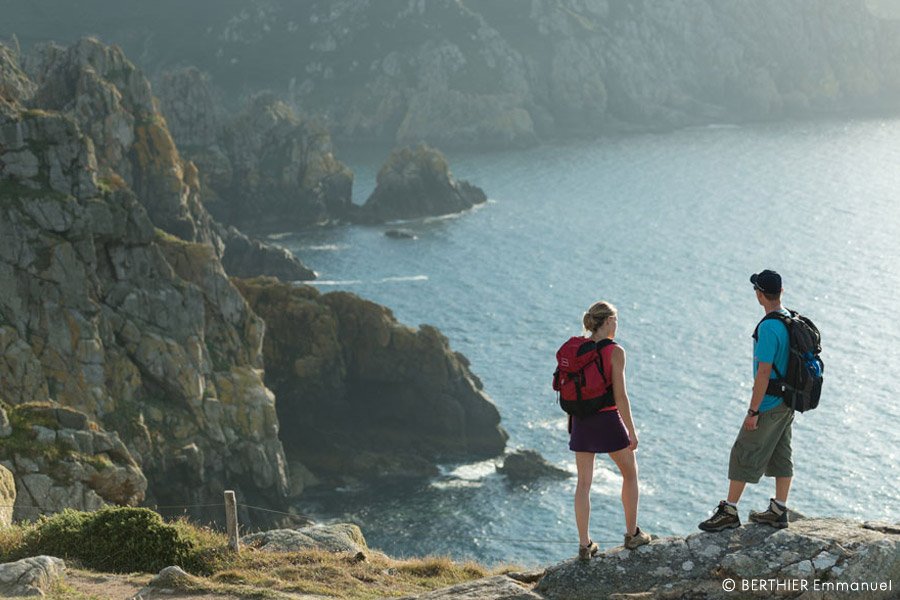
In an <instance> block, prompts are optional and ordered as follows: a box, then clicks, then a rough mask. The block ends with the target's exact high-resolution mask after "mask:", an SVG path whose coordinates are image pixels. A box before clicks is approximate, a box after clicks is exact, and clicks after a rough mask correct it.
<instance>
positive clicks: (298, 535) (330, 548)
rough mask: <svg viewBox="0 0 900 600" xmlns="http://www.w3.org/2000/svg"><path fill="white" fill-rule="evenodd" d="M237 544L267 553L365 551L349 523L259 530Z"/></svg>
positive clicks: (361, 535)
mask: <svg viewBox="0 0 900 600" xmlns="http://www.w3.org/2000/svg"><path fill="white" fill-rule="evenodd" d="M241 543H242V544H246V545H248V546H253V547H255V548H257V549H259V550H266V551H268V552H297V551H299V550H325V551H326V552H351V553H353V554H358V553H360V552H365V551H366V550H368V546H367V545H366V540H365V538H364V537H363V534H362V531H360V529H359V527H357V526H356V525H353V524H350V523H338V524H335V525H311V526H309V527H303V528H300V529H273V530H271V531H261V532H259V533H251V534H249V535H245V536H244V537H242V538H241Z"/></svg>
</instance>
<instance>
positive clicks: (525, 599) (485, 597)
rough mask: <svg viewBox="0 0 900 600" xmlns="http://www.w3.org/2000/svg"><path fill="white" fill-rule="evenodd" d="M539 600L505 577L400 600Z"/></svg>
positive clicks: (492, 578) (477, 581)
mask: <svg viewBox="0 0 900 600" xmlns="http://www.w3.org/2000/svg"><path fill="white" fill-rule="evenodd" d="M541 598H542V597H541V596H539V595H538V594H535V593H534V592H532V591H531V590H529V589H527V588H525V587H523V586H522V585H521V584H519V583H518V582H516V581H515V580H513V579H511V578H509V577H506V576H505V575H498V576H496V577H488V578H485V579H477V580H475V581H469V582H467V583H461V584H459V585H454V586H452V587H448V588H443V589H440V590H436V591H434V592H428V593H427V594H422V595H420V596H405V597H404V598H401V600H541Z"/></svg>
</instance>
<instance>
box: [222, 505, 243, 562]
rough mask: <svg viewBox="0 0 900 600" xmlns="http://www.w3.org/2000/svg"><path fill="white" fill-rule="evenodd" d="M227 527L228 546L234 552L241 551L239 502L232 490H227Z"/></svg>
mask: <svg viewBox="0 0 900 600" xmlns="http://www.w3.org/2000/svg"><path fill="white" fill-rule="evenodd" d="M225 527H226V529H227V530H228V547H229V548H231V549H232V550H233V551H234V552H240V551H241V539H240V537H238V519H237V503H236V502H235V500H234V491H232V490H225Z"/></svg>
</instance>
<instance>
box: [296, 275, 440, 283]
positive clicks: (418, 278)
mask: <svg viewBox="0 0 900 600" xmlns="http://www.w3.org/2000/svg"><path fill="white" fill-rule="evenodd" d="M409 281H428V275H398V276H395V277H382V278H381V279H372V280H369V281H365V280H362V279H314V280H312V281H304V282H303V283H305V284H307V285H363V284H379V283H405V282H409Z"/></svg>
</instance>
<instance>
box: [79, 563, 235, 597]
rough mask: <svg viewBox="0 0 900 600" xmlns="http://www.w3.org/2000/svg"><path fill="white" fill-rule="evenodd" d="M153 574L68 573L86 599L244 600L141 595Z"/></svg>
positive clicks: (176, 593) (170, 594) (189, 595)
mask: <svg viewBox="0 0 900 600" xmlns="http://www.w3.org/2000/svg"><path fill="white" fill-rule="evenodd" d="M152 578H153V576H152V575H148V574H140V575H116V574H113V573H94V572H92V571H81V570H78V569H67V570H66V579H65V581H66V584H67V586H68V587H69V588H71V589H73V590H74V591H76V592H79V593H80V594H83V595H84V596H85V600H87V599H90V600H132V599H135V598H139V600H157V599H159V598H172V599H173V600H242V599H241V598H240V596H234V595H232V594H209V593H183V592H174V593H172V592H170V593H164V592H159V591H154V592H152V593H150V594H146V595H142V596H138V593H139V592H140V591H141V589H143V588H144V586H146V585H147V583H148V582H149V581H150V579H152Z"/></svg>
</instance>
